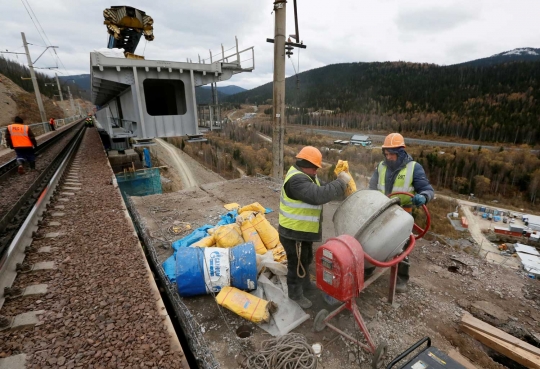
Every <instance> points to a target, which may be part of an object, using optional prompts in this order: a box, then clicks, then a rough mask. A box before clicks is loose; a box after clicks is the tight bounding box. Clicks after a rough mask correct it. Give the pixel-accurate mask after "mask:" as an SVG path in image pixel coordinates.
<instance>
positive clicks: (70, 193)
mask: <svg viewBox="0 0 540 369" xmlns="http://www.w3.org/2000/svg"><path fill="white" fill-rule="evenodd" d="M60 194H61V195H63V196H75V193H73V192H60Z"/></svg>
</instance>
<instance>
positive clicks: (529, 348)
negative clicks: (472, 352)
mask: <svg viewBox="0 0 540 369" xmlns="http://www.w3.org/2000/svg"><path fill="white" fill-rule="evenodd" d="M460 327H461V329H462V330H463V331H464V332H465V333H467V334H469V335H470V336H472V337H474V338H476V339H477V340H478V341H480V342H482V343H483V344H484V345H486V346H488V347H490V348H492V349H493V350H495V351H497V352H499V353H501V354H503V355H505V356H506V357H508V358H510V359H512V360H514V361H516V362H518V363H520V364H522V365H525V366H526V367H527V368H533V369H540V349H539V348H537V347H535V346H533V345H531V344H528V343H527V342H524V341H522V340H520V339H518V338H516V337H514V336H512V335H510V334H508V333H506V332H503V331H501V330H500V329H498V328H495V327H493V326H492V325H489V324H487V323H484V322H483V321H481V320H479V319H476V318H475V317H473V316H472V315H470V314H467V313H466V314H464V315H463V317H462V318H461V323H460Z"/></svg>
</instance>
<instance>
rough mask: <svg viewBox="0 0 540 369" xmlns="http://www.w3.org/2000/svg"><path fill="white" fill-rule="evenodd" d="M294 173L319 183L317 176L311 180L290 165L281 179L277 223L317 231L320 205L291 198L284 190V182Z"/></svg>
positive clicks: (296, 228) (302, 229)
mask: <svg viewBox="0 0 540 369" xmlns="http://www.w3.org/2000/svg"><path fill="white" fill-rule="evenodd" d="M295 175H304V176H307V177H308V178H309V179H310V180H311V181H312V182H314V183H315V184H316V185H317V186H320V185H321V184H320V183H319V179H318V178H317V177H315V181H313V179H312V178H311V177H310V176H308V175H307V174H305V173H304V172H301V171H299V170H298V169H296V168H295V167H291V168H290V169H289V171H288V172H287V175H286V176H285V181H283V187H282V188H281V197H280V202H279V225H280V226H282V227H285V228H287V229H291V230H293V231H300V232H309V233H319V228H320V222H321V214H322V205H310V204H307V203H305V202H303V201H301V200H294V199H291V198H290V197H289V196H287V193H286V192H285V184H286V183H287V182H288V181H289V180H290V179H291V178H292V177H293V176H295Z"/></svg>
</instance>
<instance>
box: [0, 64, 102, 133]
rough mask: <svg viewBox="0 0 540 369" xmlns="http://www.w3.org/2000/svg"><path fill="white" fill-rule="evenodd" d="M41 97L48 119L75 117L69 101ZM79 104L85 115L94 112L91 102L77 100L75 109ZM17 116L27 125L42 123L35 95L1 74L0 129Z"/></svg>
mask: <svg viewBox="0 0 540 369" xmlns="http://www.w3.org/2000/svg"><path fill="white" fill-rule="evenodd" d="M41 97H42V99H43V105H44V107H45V114H46V115H47V119H48V118H50V117H54V118H55V119H59V118H64V117H67V116H72V115H73V112H72V111H71V108H70V103H69V100H64V101H63V102H62V103H60V102H56V101H53V100H51V99H49V98H48V97H46V96H44V95H41ZM77 102H79V104H80V105H81V108H82V110H83V112H82V113H83V114H86V113H87V112H90V111H92V108H93V104H92V103H90V102H89V101H85V100H81V99H75V109H77ZM60 105H61V106H60ZM76 111H77V110H76ZM64 112H65V114H64ZM16 115H18V116H20V117H21V118H23V120H24V122H25V123H39V122H41V116H40V114H39V109H38V105H37V102H36V97H35V94H34V93H33V92H27V91H25V90H23V89H22V88H21V87H19V86H18V85H16V84H15V83H14V82H13V81H12V80H11V79H9V78H7V77H6V76H4V75H2V74H0V127H3V126H7V125H8V124H10V123H11V122H12V121H13V117H14V116H16Z"/></svg>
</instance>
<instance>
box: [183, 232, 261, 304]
mask: <svg viewBox="0 0 540 369" xmlns="http://www.w3.org/2000/svg"><path fill="white" fill-rule="evenodd" d="M255 255H256V254H255V246H254V245H253V243H252V242H248V243H244V244H241V245H238V246H235V247H233V248H230V249H224V248H218V247H206V248H201V247H182V248H179V249H178V251H177V253H176V285H177V288H178V293H179V294H180V296H184V297H187V296H196V295H204V294H207V293H210V292H213V293H218V292H219V291H221V289H222V288H223V287H226V286H233V287H236V288H239V289H241V290H254V289H256V288H257V259H256V256H255Z"/></svg>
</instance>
